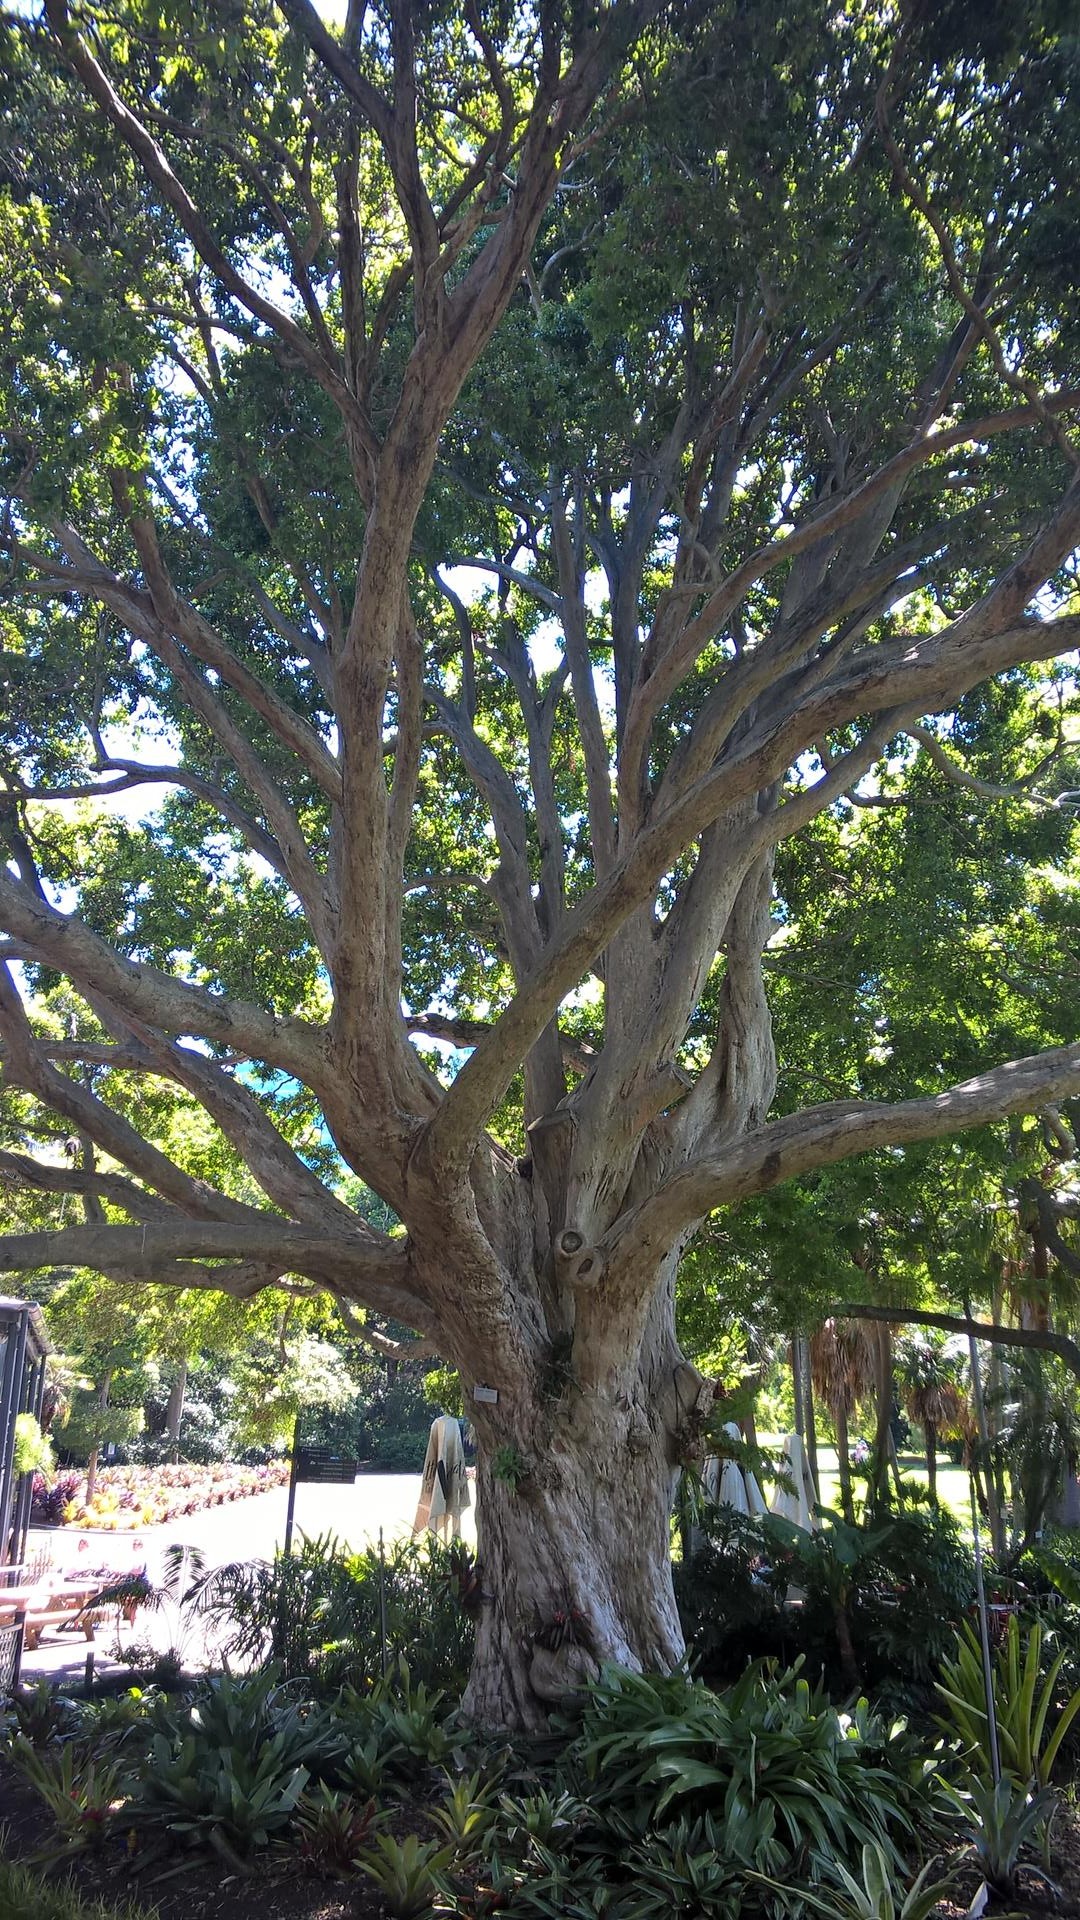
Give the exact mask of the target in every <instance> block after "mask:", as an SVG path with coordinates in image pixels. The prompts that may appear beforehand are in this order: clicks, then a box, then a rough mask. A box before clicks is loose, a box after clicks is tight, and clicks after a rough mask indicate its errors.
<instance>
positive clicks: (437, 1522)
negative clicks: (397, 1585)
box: [413, 1414, 472, 1540]
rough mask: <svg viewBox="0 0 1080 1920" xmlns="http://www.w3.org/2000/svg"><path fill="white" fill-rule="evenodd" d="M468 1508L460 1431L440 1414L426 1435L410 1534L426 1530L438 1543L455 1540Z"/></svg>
mask: <svg viewBox="0 0 1080 1920" xmlns="http://www.w3.org/2000/svg"><path fill="white" fill-rule="evenodd" d="M471 1505H472V1496H471V1494H470V1492H469V1482H468V1479H467V1477H466V1472H465V1449H464V1447H463V1446H462V1444H461V1428H460V1427H459V1425H458V1423H457V1421H456V1420H453V1419H451V1418H450V1416H449V1414H440V1416H439V1418H438V1419H437V1420H433V1421H432V1423H431V1432H430V1433H429V1434H428V1444H427V1453H426V1454H425V1456H424V1472H423V1478H422V1479H421V1482H420V1501H419V1504H418V1506H417V1509H416V1518H415V1520H414V1521H413V1532H414V1534H415V1533H423V1531H424V1528H425V1527H426V1528H427V1529H428V1531H429V1533H434V1534H436V1535H437V1536H438V1538H439V1539H440V1540H457V1539H459V1538H460V1536H461V1516H462V1514H463V1513H464V1512H465V1511H466V1509H467V1508H468V1507H470V1506H471Z"/></svg>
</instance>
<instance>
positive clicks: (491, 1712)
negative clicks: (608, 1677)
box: [463, 1412, 684, 1728]
mask: <svg viewBox="0 0 1080 1920" xmlns="http://www.w3.org/2000/svg"><path fill="white" fill-rule="evenodd" d="M617 1425H618V1423H613V1422H612V1421H611V1420H610V1419H607V1418H605V1417H604V1416H603V1415H602V1414H601V1413H599V1412H598V1413H597V1414H596V1415H595V1416H594V1417H591V1418H590V1419H588V1420H586V1421H580V1420H579V1421H576V1422H575V1429H576V1430H575V1432H574V1433H573V1434H571V1433H570V1431H569V1430H568V1427H567V1429H566V1430H564V1432H563V1433H562V1434H561V1435H559V1436H558V1437H557V1439H556V1440H554V1441H553V1446H552V1450H551V1451H550V1452H549V1453H547V1454H546V1456H545V1457H543V1458H539V1459H536V1460H535V1463H534V1462H533V1461H532V1460H530V1461H529V1468H528V1472H527V1473H526V1476H525V1478H524V1479H522V1480H521V1481H519V1482H518V1484H517V1485H516V1486H514V1485H511V1484H510V1483H509V1482H508V1481H507V1480H504V1479H501V1478H499V1477H497V1475H496V1474H495V1473H494V1472H493V1471H492V1462H491V1459H490V1458H488V1459H485V1458H484V1457H483V1456H481V1459H480V1462H479V1465H478V1469H477V1539H478V1558H479V1565H480V1577H481V1586H482V1590H483V1600H482V1607H481V1613H480V1618H479V1621H478V1625H477V1640H476V1654H475V1658H474V1661H473V1669H472V1674H471V1677H470V1680H469V1685H468V1689H467V1691H466V1694H465V1699H464V1703H463V1705H464V1711H465V1713H466V1714H467V1716H468V1717H469V1718H470V1719H472V1720H474V1721H475V1722H476V1723H477V1724H478V1725H479V1726H482V1727H499V1728H505V1727H514V1726H517V1727H524V1728H529V1727H535V1726H539V1725H542V1724H543V1722H544V1719H545V1717H546V1714H547V1711H548V1710H549V1709H550V1708H551V1707H552V1706H557V1705H558V1704H559V1702H560V1701H565V1700H566V1699H567V1698H568V1697H570V1696H572V1695H573V1694H574V1693H576V1692H577V1691H578V1690H579V1689H580V1687H581V1686H582V1684H583V1683H584V1681H585V1680H586V1679H587V1678H588V1677H589V1676H590V1675H591V1674H595V1672H596V1671H597V1668H598V1665H599V1663H600V1662H601V1661H606V1660H614V1661H618V1662H619V1663H620V1664H621V1665H624V1666H629V1667H633V1668H638V1669H645V1670H653V1669H659V1670H661V1671H664V1670H667V1669H669V1668H670V1667H672V1666H673V1665H674V1664H675V1663H676V1662H677V1661H678V1660H679V1659H680V1658H681V1656H682V1653H683V1651H684V1643H683V1637H682V1630H681V1627H680V1625H679V1617H678V1613H677V1611H676V1608H675V1600H674V1594H673V1591H672V1583H671V1558H670V1531H669V1527H670V1513H671V1499H672V1476H671V1471H670V1468H669V1467H668V1466H667V1463H666V1462H665V1461H664V1460H663V1458H662V1457H659V1456H658V1453H657V1449H656V1446H655V1444H653V1445H650V1446H649V1447H648V1448H647V1449H646V1450H645V1451H644V1452H641V1453H632V1452H629V1451H628V1449H627V1446H626V1441H625V1433H621V1434H620V1433H619V1432H618V1431H617Z"/></svg>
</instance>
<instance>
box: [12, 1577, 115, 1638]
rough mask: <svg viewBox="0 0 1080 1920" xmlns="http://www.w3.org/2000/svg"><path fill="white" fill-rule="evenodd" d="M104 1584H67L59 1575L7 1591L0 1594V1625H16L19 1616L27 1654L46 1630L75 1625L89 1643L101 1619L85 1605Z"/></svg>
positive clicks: (91, 1582)
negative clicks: (29, 1585) (21, 1619)
mask: <svg viewBox="0 0 1080 1920" xmlns="http://www.w3.org/2000/svg"><path fill="white" fill-rule="evenodd" d="M107 1584H108V1583H107V1582H106V1581H103V1580H87V1579H76V1580H69V1579H65V1578H64V1577H63V1575H60V1576H57V1575H49V1574H46V1575H45V1576H44V1578H43V1579H41V1580H39V1581H38V1582H37V1583H36V1585H35V1586H32V1587H8V1588H6V1589H5V1590H3V1591H0V1625H8V1626H14V1625H17V1624H18V1617H19V1615H20V1614H21V1615H22V1616H23V1633H24V1644H25V1647H26V1651H27V1652H28V1653H33V1651H34V1649H35V1647H36V1646H37V1644H38V1641H39V1640H40V1638H41V1635H42V1633H43V1631H44V1629H45V1628H46V1627H63V1626H65V1625H68V1624H74V1623H75V1622H76V1621H78V1625H79V1629H80V1631H81V1632H82V1633H83V1634H85V1636H86V1638H87V1640H92V1639H93V1637H94V1629H95V1627H96V1626H97V1625H98V1622H99V1620H100V1618H101V1616H100V1614H98V1613H95V1611H94V1609H93V1607H92V1606H90V1605H89V1604H88V1603H89V1602H91V1601H92V1600H93V1598H94V1595H95V1594H97V1593H100V1591H101V1589H102V1587H103V1586H105V1585H107ZM9 1615H10V1618H8V1616H9Z"/></svg>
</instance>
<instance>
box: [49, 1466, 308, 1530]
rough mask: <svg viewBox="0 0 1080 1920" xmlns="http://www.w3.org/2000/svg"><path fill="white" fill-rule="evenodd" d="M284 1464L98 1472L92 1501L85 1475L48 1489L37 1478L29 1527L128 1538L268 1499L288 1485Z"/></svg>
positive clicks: (63, 1478) (69, 1476) (60, 1478)
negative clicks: (233, 1504) (207, 1510)
mask: <svg viewBox="0 0 1080 1920" xmlns="http://www.w3.org/2000/svg"><path fill="white" fill-rule="evenodd" d="M288 1477H289V1463H288V1461H287V1460H272V1461H271V1462H270V1463H269V1464H268V1465H267V1466H262V1467H236V1466H230V1465H228V1464H227V1463H226V1464H223V1465H215V1466H208V1467H194V1466H186V1465H184V1464H180V1465H178V1466H155V1467H102V1468H101V1470H100V1472H99V1473H98V1477H97V1486H96V1487H95V1489H94V1497H93V1499H92V1500H89V1501H88V1500H87V1498H86V1475H85V1474H82V1473H59V1474H57V1475H56V1477H55V1479H54V1480H53V1481H52V1483H51V1484H50V1483H49V1482H47V1481H46V1480H45V1478H44V1476H43V1475H42V1474H40V1473H39V1474H37V1475H35V1478H34V1496H33V1505H32V1507H31V1510H30V1521H31V1525H32V1526H35V1527H41V1526H67V1527H104V1528H105V1529H106V1530H107V1531H109V1532H115V1533H127V1532H130V1531H131V1530H132V1529H134V1528H136V1527H159V1526H162V1525H164V1524H165V1522H167V1521H169V1520H177V1519H180V1518H181V1517H182V1516H183V1515H184V1514H188V1513H199V1512H201V1511H202V1509H203V1507H220V1506H224V1505H225V1503H226V1501H229V1500H243V1499H246V1498H247V1496H248V1495H249V1494H252V1493H266V1492H267V1491H268V1490H269V1489H270V1488H271V1487H280V1486H283V1485H284V1483H285V1482H286V1481H287V1480H288Z"/></svg>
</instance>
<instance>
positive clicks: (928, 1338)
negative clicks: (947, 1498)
mask: <svg viewBox="0 0 1080 1920" xmlns="http://www.w3.org/2000/svg"><path fill="white" fill-rule="evenodd" d="M896 1357H897V1360H898V1361H899V1375H900V1392H901V1396H902V1398H903V1402H904V1410H905V1412H906V1413H907V1415H908V1418H909V1419H910V1420H913V1421H914V1422H915V1424H916V1425H917V1426H920V1427H921V1428H922V1430H923V1433H924V1434H925V1436H926V1475H927V1479H928V1480H929V1482H930V1499H931V1501H932V1502H933V1504H934V1506H937V1504H938V1497H937V1447H938V1440H939V1439H941V1438H943V1437H948V1438H952V1437H962V1438H964V1439H968V1438H969V1437H970V1434H971V1430H972V1416H971V1407H970V1403H969V1401H968V1397H967V1393H966V1392H965V1389H964V1384H963V1373H962V1365H961V1362H960V1361H959V1360H958V1359H957V1358H956V1357H955V1355H954V1354H953V1353H952V1352H951V1350H950V1347H949V1342H948V1338H947V1336H946V1335H945V1334H943V1333H939V1332H937V1331H935V1330H934V1329H932V1328H927V1329H926V1331H925V1332H923V1331H921V1330H920V1331H919V1332H917V1333H910V1334H907V1335H905V1337H904V1339H903V1340H901V1341H898V1343H897V1349H896Z"/></svg>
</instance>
